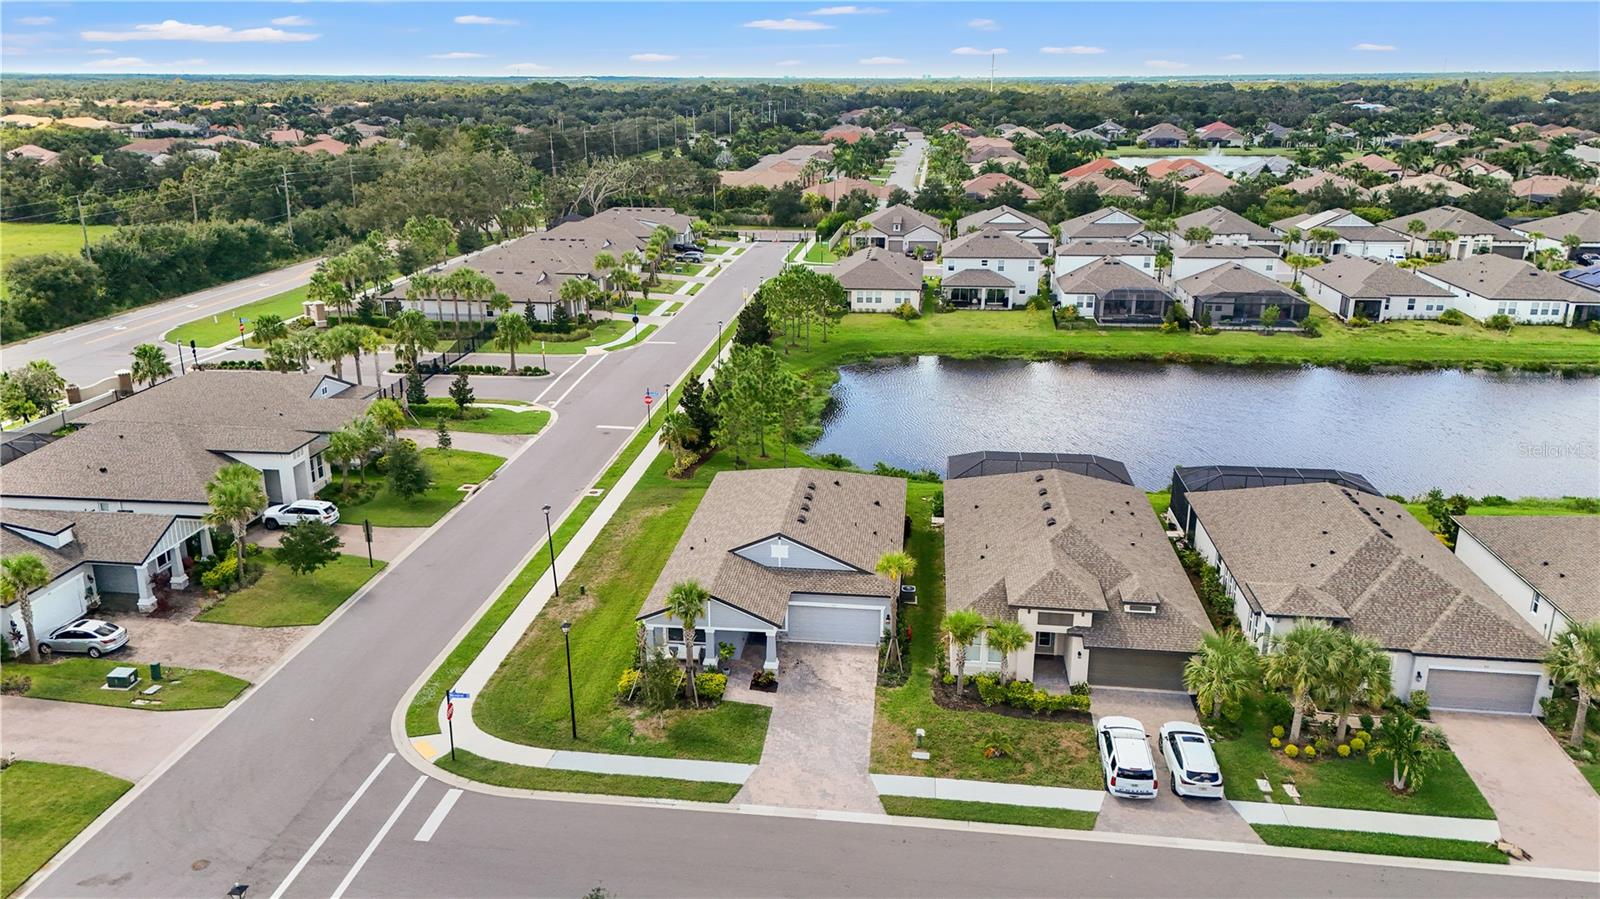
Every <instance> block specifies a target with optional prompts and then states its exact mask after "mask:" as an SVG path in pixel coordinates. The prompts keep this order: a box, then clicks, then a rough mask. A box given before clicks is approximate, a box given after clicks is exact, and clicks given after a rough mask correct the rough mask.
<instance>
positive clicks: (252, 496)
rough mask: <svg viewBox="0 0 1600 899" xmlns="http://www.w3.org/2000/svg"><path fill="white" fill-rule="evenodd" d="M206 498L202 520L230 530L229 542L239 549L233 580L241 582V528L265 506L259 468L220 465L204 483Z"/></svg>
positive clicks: (247, 527)
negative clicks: (208, 507) (208, 509)
mask: <svg viewBox="0 0 1600 899" xmlns="http://www.w3.org/2000/svg"><path fill="white" fill-rule="evenodd" d="M206 502H207V503H208V504H209V505H210V506H211V509H210V511H208V512H206V514H205V516H204V520H205V523H206V524H209V525H213V526H215V527H227V528H229V529H231V530H232V531H233V545H234V548H235V549H237V550H238V553H239V556H238V570H237V572H236V576H237V577H238V581H236V583H238V582H242V581H243V579H244V535H245V531H247V530H249V528H250V522H252V521H254V520H255V518H256V516H257V515H260V514H261V511H262V510H263V509H265V508H266V507H267V494H266V491H264V490H262V489H261V472H259V471H256V470H255V469H254V468H251V467H250V466H248V465H245V464H244V463H243V462H234V463H233V464H231V465H224V466H222V467H221V468H219V469H217V473H216V474H215V475H213V476H212V478H211V480H210V481H209V482H207V483H206Z"/></svg>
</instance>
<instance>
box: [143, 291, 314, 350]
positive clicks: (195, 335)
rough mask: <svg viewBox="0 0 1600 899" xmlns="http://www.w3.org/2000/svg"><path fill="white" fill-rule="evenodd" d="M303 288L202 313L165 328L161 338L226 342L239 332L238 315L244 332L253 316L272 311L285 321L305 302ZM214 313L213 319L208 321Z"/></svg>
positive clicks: (251, 324)
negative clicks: (225, 308)
mask: <svg viewBox="0 0 1600 899" xmlns="http://www.w3.org/2000/svg"><path fill="white" fill-rule="evenodd" d="M305 299H306V288H305V287H296V288H294V289H293V290H286V291H284V292H283V293H280V294H274V295H273V296H270V297H267V298H266V299H264V300H256V301H255V302H254V303H246V304H244V305H243V306H237V307H235V308H233V309H229V310H228V311H226V312H219V313H216V314H215V316H212V315H205V316H202V317H200V318H197V319H195V320H194V321H191V322H186V323H184V324H181V325H179V326H178V327H176V328H173V329H172V330H171V331H168V332H167V336H166V338H165V340H166V341H167V342H168V343H171V342H173V341H178V342H180V343H183V344H184V345H185V346H187V345H188V343H189V341H191V340H193V341H194V342H195V343H196V344H198V345H199V346H216V345H217V344H219V343H226V342H227V341H229V340H232V339H234V338H235V337H238V336H239V319H240V318H243V319H245V326H244V329H245V333H246V334H248V333H250V331H252V330H254V328H255V321H256V319H258V318H260V317H261V316H263V315H276V316H279V317H281V318H283V319H284V320H285V321H287V320H289V319H291V318H294V317H295V316H297V315H299V314H300V313H301V311H302V307H301V305H300V304H301V303H303V302H305ZM213 317H215V319H216V321H212V318H213Z"/></svg>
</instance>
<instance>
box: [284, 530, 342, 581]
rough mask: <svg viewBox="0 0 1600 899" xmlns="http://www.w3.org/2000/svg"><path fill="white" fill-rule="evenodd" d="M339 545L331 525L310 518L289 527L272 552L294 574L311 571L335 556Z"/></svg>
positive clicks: (330, 560)
mask: <svg viewBox="0 0 1600 899" xmlns="http://www.w3.org/2000/svg"><path fill="white" fill-rule="evenodd" d="M343 545H344V541H342V540H340V539H339V535H338V534H336V533H334V531H333V526H332V525H329V524H327V523H326V522H323V521H319V520H317V519H315V518H313V519H308V520H306V521H302V522H300V523H299V524H295V525H291V526H289V528H287V529H286V530H285V531H284V532H283V542H281V543H279V544H278V549H277V551H276V552H275V553H274V555H276V556H277V559H278V561H280V562H282V563H283V564H285V565H287V566H289V570H290V571H292V572H294V573H295V574H315V573H316V571H317V569H319V568H321V567H323V566H324V565H327V564H328V563H329V562H332V561H333V560H335V559H337V558H339V547H341V546H343Z"/></svg>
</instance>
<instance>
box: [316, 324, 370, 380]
mask: <svg viewBox="0 0 1600 899" xmlns="http://www.w3.org/2000/svg"><path fill="white" fill-rule="evenodd" d="M357 327H359V326H357V325H334V326H333V327H331V328H329V329H328V330H326V331H324V332H322V335H321V336H320V337H318V338H317V356H318V358H320V359H322V360H323V361H324V362H331V363H333V376H334V377H336V378H343V377H344V357H346V356H356V355H357V354H359V353H360V352H361V335H360V334H359V333H358V332H357V331H356V330H355V329H356V328H357ZM357 374H358V375H359V374H360V372H359V371H357Z"/></svg>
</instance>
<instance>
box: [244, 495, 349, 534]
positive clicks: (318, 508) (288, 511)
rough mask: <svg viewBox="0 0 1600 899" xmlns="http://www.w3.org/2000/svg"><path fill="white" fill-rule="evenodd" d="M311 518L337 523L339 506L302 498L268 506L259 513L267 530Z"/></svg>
mask: <svg viewBox="0 0 1600 899" xmlns="http://www.w3.org/2000/svg"><path fill="white" fill-rule="evenodd" d="M313 519H315V520H317V521H320V522H322V523H323V524H330V525H332V524H338V523H339V507H338V506H335V505H334V504H333V503H330V502H328V501H326V500H320V499H302V500H299V501H298V502H292V503H288V504H286V505H278V506H268V507H267V511H265V512H262V513H261V521H262V523H263V524H265V525H266V526H267V530H269V531H275V530H277V529H278V528H284V527H288V526H290V525H293V524H299V523H300V522H302V521H311V520H313Z"/></svg>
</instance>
